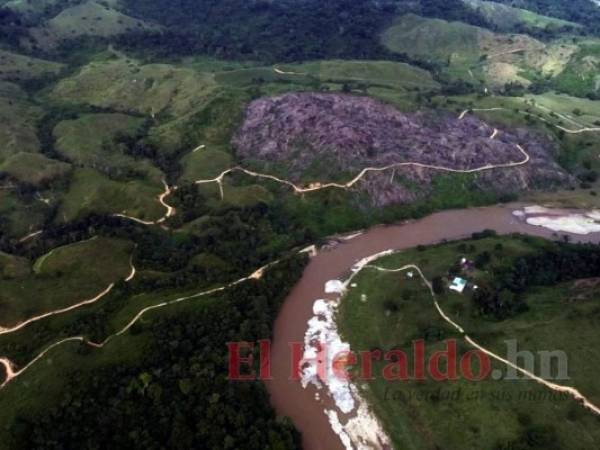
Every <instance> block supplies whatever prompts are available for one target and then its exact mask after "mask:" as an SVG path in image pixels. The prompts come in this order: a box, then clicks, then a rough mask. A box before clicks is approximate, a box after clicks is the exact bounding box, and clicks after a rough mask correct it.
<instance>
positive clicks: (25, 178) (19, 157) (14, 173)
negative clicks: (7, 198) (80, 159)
mask: <svg viewBox="0 0 600 450" xmlns="http://www.w3.org/2000/svg"><path fill="white" fill-rule="evenodd" d="M70 170H71V166H70V164H67V163H63V162H60V161H56V160H53V159H49V158H47V157H45V156H44V155H42V154H39V153H16V154H14V155H12V156H9V157H8V158H6V160H5V161H4V163H2V164H0V175H8V176H9V177H11V178H12V179H14V180H16V181H17V182H18V183H22V184H27V185H30V186H40V185H43V184H45V183H48V182H50V181H53V180H56V179H59V178H62V177H64V176H66V175H67V174H68V173H69V172H70Z"/></svg>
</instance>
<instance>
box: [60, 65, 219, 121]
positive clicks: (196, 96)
mask: <svg viewBox="0 0 600 450" xmlns="http://www.w3.org/2000/svg"><path fill="white" fill-rule="evenodd" d="M215 88H216V84H215V82H214V81H213V79H212V76H211V75H210V74H202V73H199V72H196V71H195V70H192V69H183V68H178V67H175V66H172V65H168V64H148V65H143V64H141V63H139V62H137V61H135V60H133V59H128V58H121V57H117V56H115V57H114V58H113V59H109V60H105V61H96V62H92V63H90V64H88V65H86V66H84V67H83V68H82V69H81V71H80V72H79V73H78V74H76V75H74V76H72V77H70V78H66V79H63V80H62V81H60V82H59V83H58V85H57V86H56V87H55V88H54V90H53V91H52V93H51V95H50V96H51V98H52V99H53V100H56V101H57V102H67V103H87V104H90V105H94V106H100V107H105V108H112V109H115V110H118V111H122V112H125V113H127V112H130V111H135V112H137V113H141V114H147V115H155V116H158V115H160V114H164V115H172V116H182V115H185V114H187V113H189V112H191V111H192V110H194V109H195V108H196V107H197V106H199V105H202V104H204V102H205V101H206V99H207V98H208V97H210V96H211V94H212V92H213V91H214V89H215Z"/></svg>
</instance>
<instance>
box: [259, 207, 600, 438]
mask: <svg viewBox="0 0 600 450" xmlns="http://www.w3.org/2000/svg"><path fill="white" fill-rule="evenodd" d="M521 206H522V205H518V204H512V205H504V206H493V207H485V208H473V209H468V210H454V211H445V212H440V213H436V214H433V215H431V216H428V217H426V218H424V219H421V220H417V221H414V222H408V223H404V224H399V225H392V226H379V227H374V228H372V229H370V230H368V231H366V232H365V233H364V234H362V235H360V236H358V237H356V238H354V239H351V240H349V241H346V242H344V243H341V244H339V245H338V246H336V247H335V248H333V249H331V250H327V251H321V252H319V254H318V255H317V256H315V257H314V258H312V259H311V261H310V263H309V264H308V266H307V267H306V270H305V271H304V274H303V276H302V278H301V280H300V281H299V282H298V284H297V285H296V286H295V287H294V289H293V290H292V292H291V293H290V295H289V296H288V297H287V299H286V300H285V303H284V305H283V307H282V310H281V312H280V314H279V316H278V318H277V320H276V322H275V329H274V340H273V347H272V364H273V366H272V375H273V380H272V381H269V382H267V383H266V385H267V389H268V391H269V393H270V395H271V402H272V404H273V406H274V407H275V409H276V411H277V413H278V414H279V415H282V416H287V417H289V418H290V419H291V420H292V421H293V423H294V425H295V426H296V428H297V429H298V430H299V431H300V432H301V433H302V440H303V446H304V448H305V449H306V450H343V449H344V447H343V445H342V443H341V441H340V439H339V437H338V436H337V435H336V434H335V433H334V432H333V431H332V429H331V426H330V424H329V421H328V419H327V416H326V415H325V414H324V410H325V409H331V408H332V407H333V404H332V402H331V401H329V400H328V399H327V398H321V400H317V399H316V398H315V393H316V391H315V390H314V389H313V388H312V387H309V388H308V389H303V388H302V386H301V384H300V383H299V382H297V381H291V380H290V379H289V377H290V370H291V368H290V365H291V363H290V350H289V344H288V343H290V342H303V340H304V334H305V332H306V329H307V321H308V320H309V319H310V318H311V317H312V316H313V313H312V307H313V303H314V301H315V300H317V299H319V298H328V296H327V295H325V293H324V286H325V283H326V282H327V281H329V280H333V279H339V278H340V277H341V276H342V275H343V274H344V273H347V272H348V271H349V269H350V268H351V267H352V265H353V264H354V263H355V262H356V261H358V260H360V259H362V258H364V257H366V256H369V255H373V254H375V253H378V252H381V251H384V250H387V249H394V250H401V249H407V248H412V247H416V246H417V245H430V244H435V243H438V242H440V241H442V240H444V239H447V240H456V239H461V238H465V237H469V236H470V235H471V234H472V233H474V232H478V231H482V230H484V229H493V230H495V231H497V232H498V233H499V234H509V233H523V234H529V235H533V236H541V237H547V238H551V237H552V236H553V234H554V233H553V232H552V231H550V230H547V229H545V228H541V227H535V226H532V225H528V224H526V223H525V222H523V221H521V220H519V219H518V218H517V217H514V216H513V215H512V212H513V211H514V210H516V209H518V208H519V207H521ZM560 234H561V235H564V234H567V233H560ZM571 238H572V241H573V242H600V233H595V234H590V235H587V236H575V235H571ZM321 397H326V396H325V395H323V394H321Z"/></svg>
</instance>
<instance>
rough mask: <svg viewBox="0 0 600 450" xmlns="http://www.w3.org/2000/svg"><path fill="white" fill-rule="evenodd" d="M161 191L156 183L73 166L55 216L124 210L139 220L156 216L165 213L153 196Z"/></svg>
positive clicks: (62, 220)
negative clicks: (123, 179)
mask: <svg viewBox="0 0 600 450" xmlns="http://www.w3.org/2000/svg"><path fill="white" fill-rule="evenodd" d="M162 191H163V186H162V185H161V184H158V183H154V184H150V183H147V182H144V181H138V180H136V181H128V182H119V181H114V180H111V179H109V178H107V177H105V176H104V175H102V174H101V173H100V172H97V171H95V170H93V169H76V170H75V171H74V172H73V176H72V179H71V184H70V186H69V188H68V190H67V192H66V193H65V194H64V196H63V197H62V201H61V204H60V206H59V209H58V213H57V216H56V220H57V221H58V222H60V223H67V222H70V221H73V220H76V219H79V218H82V217H84V216H86V215H88V214H91V213H95V214H116V213H120V214H126V215H130V216H133V217H137V218H139V219H142V220H156V219H159V218H160V217H162V216H163V214H164V213H165V210H164V207H163V206H162V205H161V204H160V203H159V202H158V201H157V200H156V199H157V197H158V195H159V194H160V193H161V192H162Z"/></svg>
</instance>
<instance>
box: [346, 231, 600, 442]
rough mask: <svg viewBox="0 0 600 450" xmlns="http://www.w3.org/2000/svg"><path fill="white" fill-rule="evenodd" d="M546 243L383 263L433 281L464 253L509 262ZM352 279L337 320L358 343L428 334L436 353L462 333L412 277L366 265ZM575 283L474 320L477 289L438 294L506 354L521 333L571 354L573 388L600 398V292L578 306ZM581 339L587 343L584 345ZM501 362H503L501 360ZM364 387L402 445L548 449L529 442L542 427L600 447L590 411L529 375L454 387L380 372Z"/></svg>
mask: <svg viewBox="0 0 600 450" xmlns="http://www.w3.org/2000/svg"><path fill="white" fill-rule="evenodd" d="M543 245H546V244H545V243H543V242H542V241H538V240H533V239H527V240H522V239H519V238H491V239H484V240H478V241H472V242H465V245H459V243H448V244H443V245H440V246H436V247H431V248H428V249H427V250H424V251H419V250H416V249H415V250H409V251H406V252H402V253H400V254H398V255H395V256H392V257H387V258H385V259H382V260H379V261H377V264H378V265H380V266H384V267H388V268H397V267H401V266H402V265H404V264H408V263H416V264H418V265H419V266H420V267H421V268H423V269H424V272H425V275H426V276H427V277H428V278H429V279H431V278H432V277H434V276H437V275H444V274H446V273H447V271H448V269H449V268H450V267H451V266H453V265H455V264H456V263H457V262H458V261H459V260H460V258H462V257H463V256H466V257H468V258H475V257H476V255H478V254H480V253H482V252H484V251H488V252H490V254H491V255H492V261H493V262H492V267H495V266H501V265H503V264H510V262H511V261H512V260H513V258H515V257H516V256H518V255H522V254H525V253H527V252H529V251H531V250H532V249H533V248H536V247H537V246H543ZM490 270H491V269H490V268H489V267H488V269H486V271H480V270H476V271H475V272H473V273H469V274H468V279H469V280H470V281H472V282H474V283H479V282H480V281H481V280H485V279H488V278H490V277H493V275H492V273H491V272H490ZM415 278H416V277H415ZM354 282H356V283H357V287H356V288H353V289H351V290H350V292H349V294H348V295H347V296H346V297H345V298H344V300H343V301H342V304H341V307H340V313H339V320H338V322H339V326H340V329H341V331H342V333H343V336H344V338H345V339H346V340H347V341H348V342H350V344H351V346H352V348H353V349H355V350H356V349H361V350H362V349H364V350H368V349H373V348H381V349H385V350H387V349H391V348H399V349H404V350H406V351H407V353H408V354H409V355H410V354H411V352H410V346H411V342H412V341H413V340H414V339H423V338H425V339H426V341H427V348H428V354H431V353H430V352H432V351H434V350H438V349H441V347H440V345H441V341H442V340H443V339H448V338H452V337H454V336H455V331H454V330H453V329H451V328H449V326H448V325H447V324H446V322H444V321H443V320H442V319H441V318H440V317H439V315H438V314H437V312H436V311H435V309H434V307H433V303H432V300H431V296H430V294H429V293H428V291H427V290H426V289H425V288H424V286H423V285H422V283H421V282H420V281H417V280H416V279H414V278H413V279H410V278H409V277H407V275H406V273H397V274H385V273H378V272H375V271H373V270H365V271H364V272H362V273H361V274H360V275H359V276H358V277H357V278H355V279H354ZM572 289H573V288H572V285H566V286H559V287H558V288H545V289H536V288H532V289H530V291H529V292H528V295H527V303H528V305H529V307H530V310H529V311H528V312H526V313H523V314H522V315H519V316H517V317H515V318H513V319H507V320H505V321H502V322H494V321H489V320H485V319H483V318H481V317H478V316H475V315H474V312H473V309H472V304H471V302H470V300H469V296H470V294H469V293H467V294H465V295H464V296H462V295H459V294H446V295H444V296H443V297H442V298H440V299H439V300H440V304H441V306H442V308H444V310H445V311H446V313H448V314H449V316H450V317H451V318H452V319H453V320H456V321H457V322H458V323H459V324H461V325H462V326H463V327H464V328H465V329H466V330H467V332H468V333H469V334H470V335H471V336H472V337H473V338H474V339H475V340H478V341H480V342H481V343H482V344H483V345H485V346H487V347H490V348H491V349H493V350H495V351H497V352H499V353H500V354H506V351H507V350H506V346H505V343H504V342H503V341H504V340H505V339H514V338H516V339H518V340H519V349H520V350H522V349H528V350H531V351H537V350H554V349H562V350H564V351H565V352H566V353H567V354H568V357H569V374H570V376H571V378H572V379H571V380H570V381H568V382H567V384H570V385H575V386H577V387H578V388H579V389H580V390H582V391H583V392H585V393H586V394H587V395H589V396H590V397H591V398H592V400H593V401H596V402H598V401H600V386H598V384H597V383H596V382H595V375H594V374H595V372H596V371H597V361H598V360H599V359H598V356H599V355H598V350H597V348H598V345H597V344H598V343H597V340H598V337H597V335H596V333H595V332H594V330H595V328H596V326H597V320H598V310H597V307H596V306H595V303H596V302H594V301H593V298H597V293H593V291H588V294H592V297H591V298H589V299H588V300H582V301H578V302H575V303H574V302H571V301H570V299H571V298H572V297H573V296H574V295H573V291H572ZM363 295H364V297H363ZM594 296H596V297H594ZM584 317H585V319H584ZM574 323H577V327H574V326H573V324H574ZM459 340H460V339H459ZM460 341H461V340H460ZM461 342H462V341H461ZM582 342H586V345H585V346H584V347H582V345H581V343H582ZM594 342H595V344H592V343H594ZM468 350H469V347H468V346H467V345H466V344H463V343H461V344H459V355H460V354H463V353H464V352H465V351H468ZM409 359H410V356H409ZM382 367H383V364H382V363H378V364H377V366H376V370H375V373H381V372H380V371H379V372H377V370H381V369H382ZM493 367H494V368H495V369H502V368H503V367H502V366H501V365H499V364H495V363H494V364H493ZM362 388H363V389H364V392H365V395H366V396H367V398H368V399H369V400H370V401H371V403H372V405H373V408H374V410H375V411H376V413H377V414H378V416H379V417H380V418H381V420H382V422H383V424H384V425H385V427H386V428H387V431H388V432H389V434H390V435H391V437H392V439H393V441H394V443H395V445H396V446H398V447H399V448H405V449H409V450H410V449H427V448H435V446H436V445H437V446H443V448H447V449H461V450H463V449H464V450H466V449H477V450H479V449H482V448H485V449H492V448H494V449H496V448H512V447H501V445H505V443H506V442H521V445H524V446H523V447H522V448H524V449H528V448H539V449H541V448H544V449H547V448H550V447H548V446H547V445H548V444H547V443H546V444H545V445H543V446H535V445H532V444H531V443H529V444H528V441H527V439H524V438H523V436H525V433H527V432H531V431H532V430H536V429H537V430H540V429H543V430H546V431H545V434H547V435H552V436H555V438H554V437H553V439H552V440H553V441H554V442H556V444H557V445H559V447H557V448H569V449H581V450H583V449H590V448H595V447H597V446H598V442H600V431H599V428H598V426H597V424H598V420H597V419H596V418H595V417H594V416H593V415H592V414H591V413H588V412H586V410H584V409H583V408H582V407H581V406H579V405H577V404H576V403H575V402H574V401H572V400H568V399H567V400H565V399H558V398H552V396H548V391H547V390H545V388H543V387H541V386H539V385H537V384H535V383H533V382H530V381H494V380H491V379H490V380H486V381H483V382H469V381H467V380H465V379H464V378H460V379H459V380H458V381H456V382H452V383H447V382H446V383H436V382H433V381H432V380H431V379H429V380H428V381H425V382H415V381H407V382H396V383H393V382H392V383H390V382H386V381H385V380H383V379H382V378H381V377H379V379H377V380H376V381H373V382H369V383H368V386H367V385H365V384H363V385H362ZM534 444H535V443H534ZM512 445H516V444H515V443H513V444H512ZM527 445H530V446H527ZM519 448H521V447H519Z"/></svg>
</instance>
